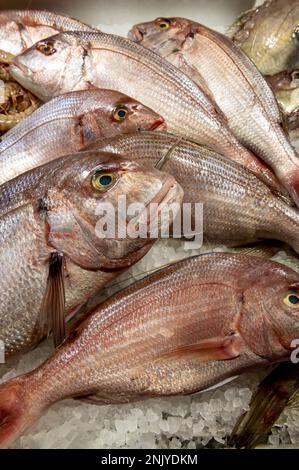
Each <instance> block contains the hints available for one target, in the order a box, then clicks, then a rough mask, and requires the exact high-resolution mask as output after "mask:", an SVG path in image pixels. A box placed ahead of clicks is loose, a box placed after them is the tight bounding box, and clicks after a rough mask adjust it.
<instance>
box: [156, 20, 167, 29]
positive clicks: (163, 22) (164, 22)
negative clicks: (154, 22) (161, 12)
mask: <svg viewBox="0 0 299 470" xmlns="http://www.w3.org/2000/svg"><path fill="white" fill-rule="evenodd" d="M158 25H159V28H160V29H168V28H169V27H170V21H169V20H166V19H163V20H159V22H158Z"/></svg>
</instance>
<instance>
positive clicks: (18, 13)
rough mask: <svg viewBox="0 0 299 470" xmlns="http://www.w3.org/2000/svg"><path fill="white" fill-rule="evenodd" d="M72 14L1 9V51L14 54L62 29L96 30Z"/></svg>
mask: <svg viewBox="0 0 299 470" xmlns="http://www.w3.org/2000/svg"><path fill="white" fill-rule="evenodd" d="M94 30H95V28H91V27H90V26H88V25H86V24H84V23H82V22H81V21H78V20H75V19H74V18H71V17H70V16H67V15H63V14H60V13H53V12H51V11H47V10H1V11H0V51H5V52H8V53H10V54H13V55H18V54H21V53H22V52H24V51H25V50H26V49H28V47H31V46H32V45H33V44H35V43H36V42H37V41H40V40H42V39H45V38H47V37H49V36H52V35H54V34H57V33H58V32H60V31H94Z"/></svg>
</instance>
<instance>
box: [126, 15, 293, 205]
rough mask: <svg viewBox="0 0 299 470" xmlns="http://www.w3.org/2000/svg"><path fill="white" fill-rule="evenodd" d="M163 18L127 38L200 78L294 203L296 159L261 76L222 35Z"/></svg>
mask: <svg viewBox="0 0 299 470" xmlns="http://www.w3.org/2000/svg"><path fill="white" fill-rule="evenodd" d="M167 21H169V23H170V26H169V28H168V29H165V31H164V30H163V31H161V30H160V28H159V19H158V20H155V21H152V22H148V23H143V24H140V25H137V26H134V27H133V28H132V30H131V37H133V38H134V37H135V39H136V41H138V42H140V43H141V44H142V45H143V46H145V47H148V48H150V49H153V50H155V52H157V53H159V54H160V55H162V56H163V57H164V58H166V59H167V60H169V61H170V62H171V63H173V64H175V65H176V66H177V67H179V68H182V70H183V71H184V72H185V73H187V74H188V75H189V76H190V77H191V78H193V80H195V81H196V82H197V83H201V82H202V81H204V83H205V84H206V86H207V87H208V89H209V91H210V93H211V94H212V95H213V97H214V99H215V101H216V103H217V105H218V106H219V107H220V108H221V110H222V111H223V113H224V114H225V116H226V117H227V119H228V124H229V127H230V128H231V129H232V131H233V132H234V134H235V135H236V136H237V138H238V139H239V141H240V142H241V143H242V144H243V145H244V146H245V147H247V148H249V149H250V150H251V151H252V152H253V153H254V154H255V155H257V156H258V157H260V158H261V159H262V160H263V161H264V162H265V163H267V164H268V165H269V166H270V167H271V168H272V169H273V171H274V173H275V174H276V176H277V178H278V180H279V181H280V182H281V183H282V185H283V186H284V187H285V188H286V189H287V190H288V191H289V193H290V194H291V195H292V197H293V199H294V201H295V202H296V204H297V205H298V206H299V158H298V155H297V153H296V151H295V150H294V148H293V147H292V145H291V143H290V141H289V139H288V137H287V135H286V134H285V132H284V130H283V128H282V124H281V121H282V117H281V113H280V110H279V108H278V105H277V102H276V100H275V97H274V95H273V92H272V90H271V89H270V87H269V86H268V84H267V82H266V81H265V79H264V78H263V77H262V75H261V74H260V73H259V71H258V70H257V69H256V67H255V66H254V65H253V64H252V62H251V61H250V60H249V59H248V57H247V56H246V54H244V53H243V52H242V51H241V50H240V49H239V48H238V47H236V46H235V45H234V43H233V42H232V41H231V40H230V39H229V38H227V37H226V36H224V35H222V34H220V33H217V32H216V31H213V30H211V29H209V28H206V27H205V26H202V25H200V24H198V23H195V22H193V21H190V20H187V19H184V18H168V19H167ZM195 72H196V74H197V75H198V76H199V78H198V79H197V76H196V75H195Z"/></svg>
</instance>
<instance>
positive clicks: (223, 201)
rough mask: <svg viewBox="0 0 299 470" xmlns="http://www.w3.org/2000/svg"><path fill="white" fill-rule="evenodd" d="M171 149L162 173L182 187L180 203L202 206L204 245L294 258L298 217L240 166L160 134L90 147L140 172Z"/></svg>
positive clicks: (124, 137) (127, 137)
mask: <svg viewBox="0 0 299 470" xmlns="http://www.w3.org/2000/svg"><path fill="white" fill-rule="evenodd" d="M173 146H174V148H173V150H172V152H171V156H170V157H169V159H168V160H167V161H166V162H165V163H164V165H163V171H166V172H167V173H169V174H171V175H172V176H174V178H175V179H176V181H178V183H179V184H180V185H181V186H182V188H183V190H184V202H186V203H192V204H195V203H202V204H203V223H204V233H203V236H204V241H205V242H207V243H213V244H214V243H215V244H219V243H220V244H225V245H227V246H238V245H243V244H249V243H253V242H256V241H258V240H262V239H276V240H281V241H284V242H286V243H288V244H289V245H290V246H292V248H293V249H294V250H295V251H297V253H299V235H298V234H299V213H298V211H297V210H296V209H295V208H293V207H290V205H289V204H288V201H287V200H285V199H284V198H282V197H280V196H278V195H276V194H274V193H273V192H272V191H271V190H270V189H269V188H268V187H267V185H265V184H264V183H263V182H261V181H260V180H259V179H258V178H257V177H256V176H255V175H253V174H252V173H251V172H250V171H248V170H247V169H246V168H244V167H242V166H241V165H238V164H237V163H235V162H232V161H229V160H228V159H226V158H224V157H222V156H221V155H219V154H217V153H215V152H213V151H212V150H210V149H208V148H206V147H203V146H200V145H199V144H196V143H193V142H190V141H187V140H186V139H182V140H181V141H180V142H179V143H177V136H172V135H170V134H165V133H160V132H141V133H135V134H132V135H120V136H116V137H114V138H113V139H106V140H103V141H102V142H99V143H95V144H93V145H92V147H93V148H96V149H100V150H101V151H105V152H109V153H113V154H116V155H130V157H131V158H133V159H134V160H135V161H137V163H138V164H139V165H140V166H141V167H142V168H146V169H151V168H152V167H153V166H154V165H156V164H157V162H158V161H159V160H160V159H161V157H163V156H165V155H166V154H167V151H168V150H169V149H171V148H172V147H173ZM193 207H194V206H193Z"/></svg>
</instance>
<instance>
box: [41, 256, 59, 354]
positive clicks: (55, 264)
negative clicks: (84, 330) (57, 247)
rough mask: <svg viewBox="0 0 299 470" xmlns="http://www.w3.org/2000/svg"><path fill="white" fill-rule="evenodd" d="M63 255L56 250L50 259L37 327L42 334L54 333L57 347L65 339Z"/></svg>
mask: <svg viewBox="0 0 299 470" xmlns="http://www.w3.org/2000/svg"><path fill="white" fill-rule="evenodd" d="M63 271H64V265H63V255H61V254H59V253H57V252H54V253H52V254H51V257H50V261H49V273H48V280H47V287H46V291H45V295H44V298H43V302H42V307H41V311H40V315H39V320H38V325H37V328H38V330H39V331H40V332H41V334H42V336H49V335H50V332H51V331H52V333H53V341H54V346H55V348H57V347H58V346H60V345H61V343H62V342H63V341H64V340H65V337H66V327H65V287H64V275H63Z"/></svg>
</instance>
